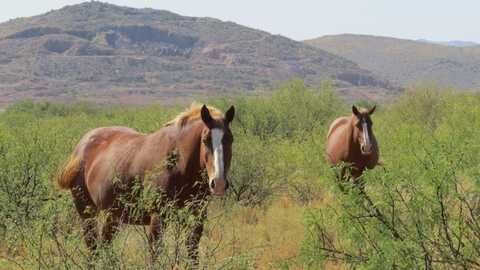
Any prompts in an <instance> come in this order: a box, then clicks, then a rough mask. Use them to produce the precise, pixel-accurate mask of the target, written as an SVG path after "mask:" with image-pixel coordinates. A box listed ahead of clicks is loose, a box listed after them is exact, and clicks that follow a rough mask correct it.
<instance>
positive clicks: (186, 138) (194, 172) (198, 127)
mask: <svg viewBox="0 0 480 270" xmlns="http://www.w3.org/2000/svg"><path fill="white" fill-rule="evenodd" d="M203 127H204V126H203V123H202V122H201V121H198V120H197V121H193V122H192V123H188V124H187V125H185V126H183V127H177V131H176V132H177V134H176V139H175V149H177V151H178V152H179V154H180V156H181V159H182V160H183V161H184V162H183V163H182V168H179V169H180V170H181V172H182V174H184V175H186V176H189V177H193V176H198V175H200V174H201V170H202V164H201V159H200V148H201V143H202V142H201V139H202V131H203Z"/></svg>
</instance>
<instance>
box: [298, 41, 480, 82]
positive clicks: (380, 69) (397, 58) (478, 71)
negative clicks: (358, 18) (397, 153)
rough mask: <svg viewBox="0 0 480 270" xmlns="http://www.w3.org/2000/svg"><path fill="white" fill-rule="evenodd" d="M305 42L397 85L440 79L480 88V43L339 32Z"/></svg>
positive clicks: (439, 80) (438, 80) (437, 80)
mask: <svg viewBox="0 0 480 270" xmlns="http://www.w3.org/2000/svg"><path fill="white" fill-rule="evenodd" d="M305 43H307V44H310V45H312V46H314V47H316V48H319V49H323V50H326V51H328V52H330V53H334V54H337V55H339V56H343V57H345V58H347V59H349V60H351V61H354V62H356V63H358V64H359V65H360V67H362V68H364V69H368V70H371V71H372V72H374V73H375V74H377V75H379V76H381V78H382V79H384V80H388V81H390V82H391V83H392V84H394V85H397V86H408V85H410V84H418V83H422V82H426V83H430V82H436V83H438V84H440V85H442V86H453V87H456V88H459V89H463V90H480V46H472V47H463V48H459V47H452V46H444V45H438V44H431V43H425V42H420V41H413V40H404V39H396V38H388V37H376V36H365V35H350V34H348V35H336V36H325V37H321V38H317V39H312V40H307V41H305Z"/></svg>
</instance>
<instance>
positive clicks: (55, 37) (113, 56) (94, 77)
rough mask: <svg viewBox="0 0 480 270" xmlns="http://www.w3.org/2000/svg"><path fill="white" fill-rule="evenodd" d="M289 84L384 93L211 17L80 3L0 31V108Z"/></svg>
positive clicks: (353, 68)
mask: <svg viewBox="0 0 480 270" xmlns="http://www.w3.org/2000/svg"><path fill="white" fill-rule="evenodd" d="M292 78H302V79H304V80H305V81H306V82H307V83H309V84H319V83H320V82H321V81H322V80H326V79H328V80H332V81H333V82H334V83H335V84H336V85H337V86H338V87H339V88H340V89H343V92H342V93H354V95H358V94H359V93H363V92H361V91H366V92H365V93H367V92H368V91H369V90H372V89H374V90H375V91H377V92H379V93H382V92H385V91H386V92H388V91H389V90H388V89H390V87H389V85H388V83H386V82H385V81H383V80H380V79H378V78H377V77H376V76H375V75H374V74H372V73H371V72H370V71H368V70H366V69H362V68H360V67H359V66H358V65H357V64H356V63H354V62H352V61H349V60H347V59H345V58H342V57H339V56H336V55H334V54H331V53H329V52H326V51H324V50H322V49H317V48H313V47H311V46H308V45H306V44H304V43H302V42H296V41H293V40H290V39H288V38H285V37H282V36H277V35H271V34H269V33H266V32H263V31H259V30H255V29H251V28H247V27H244V26H241V25H238V24H235V23H232V22H223V21H220V20H217V19H212V18H194V17H185V16H180V15H178V14H174V13H171V12H168V11H162V10H153V9H134V8H127V7H119V6H115V5H111V4H105V3H100V2H86V3H83V4H79V5H74V6H67V7H65V8H62V9H60V10H55V11H51V12H48V13H46V14H43V15H40V16H35V17H30V18H21V19H15V20H11V21H8V22H6V23H2V24H0V103H1V102H3V103H8V102H12V101H14V100H17V99H19V98H23V97H34V98H47V99H61V100H71V99H92V100H96V101H99V102H125V103H145V102H151V101H154V100H169V99H178V98H179V99H183V98H185V97H187V99H188V97H191V96H198V95H200V96H209V95H218V94H225V93H227V94H228V92H229V91H235V90H244V91H250V90H253V89H256V88H262V89H269V88H270V87H271V86H272V85H274V84H276V83H277V82H283V81H287V80H290V79H292ZM355 89H360V90H358V91H357V90H355ZM362 89H363V90H362ZM385 89H387V90H385ZM384 90H385V91H384ZM355 91H356V92H355Z"/></svg>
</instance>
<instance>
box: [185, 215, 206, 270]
mask: <svg viewBox="0 0 480 270" xmlns="http://www.w3.org/2000/svg"><path fill="white" fill-rule="evenodd" d="M194 215H195V216H196V218H195V221H196V222H195V225H194V226H193V230H192V232H191V233H190V235H189V237H188V239H187V251H188V256H189V257H190V260H191V261H192V265H193V267H195V268H196V267H198V245H199V243H200V238H202V234H203V224H204V222H205V219H206V216H207V211H206V210H205V209H202V210H201V211H200V212H197V211H196V213H194Z"/></svg>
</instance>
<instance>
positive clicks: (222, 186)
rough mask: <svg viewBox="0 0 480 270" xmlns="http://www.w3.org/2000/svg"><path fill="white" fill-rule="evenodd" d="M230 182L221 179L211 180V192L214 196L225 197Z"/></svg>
mask: <svg viewBox="0 0 480 270" xmlns="http://www.w3.org/2000/svg"><path fill="white" fill-rule="evenodd" d="M228 186H229V185H228V181H227V180H224V179H223V180H220V179H212V180H210V190H211V192H212V194H213V195H215V196H219V197H223V196H225V193H226V191H227V189H228Z"/></svg>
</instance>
